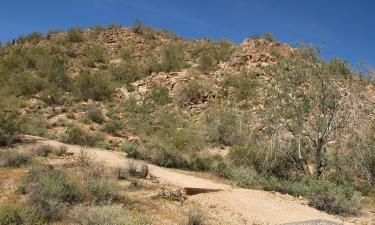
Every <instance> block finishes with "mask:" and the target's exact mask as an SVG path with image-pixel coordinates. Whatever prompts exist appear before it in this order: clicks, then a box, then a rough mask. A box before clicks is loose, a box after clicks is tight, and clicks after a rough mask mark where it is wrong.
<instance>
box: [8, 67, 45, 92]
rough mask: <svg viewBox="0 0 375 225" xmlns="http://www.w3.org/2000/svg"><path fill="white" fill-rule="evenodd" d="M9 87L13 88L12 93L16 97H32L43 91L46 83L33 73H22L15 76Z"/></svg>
mask: <svg viewBox="0 0 375 225" xmlns="http://www.w3.org/2000/svg"><path fill="white" fill-rule="evenodd" d="M8 85H9V87H11V88H12V90H11V92H12V93H13V94H15V95H16V96H20V95H23V96H31V95H33V94H36V93H38V92H40V91H41V90H43V89H44V87H45V86H46V82H45V80H43V79H42V78H40V77H37V76H35V75H33V74H32V73H31V72H21V73H17V74H13V75H12V78H11V80H9V83H8Z"/></svg>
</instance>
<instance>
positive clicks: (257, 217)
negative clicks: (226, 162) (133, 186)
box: [28, 136, 375, 225]
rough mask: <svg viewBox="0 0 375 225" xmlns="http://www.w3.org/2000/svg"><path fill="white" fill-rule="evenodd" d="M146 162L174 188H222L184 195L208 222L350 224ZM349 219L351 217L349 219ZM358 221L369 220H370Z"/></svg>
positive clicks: (116, 162) (115, 159)
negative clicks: (322, 221)
mask: <svg viewBox="0 0 375 225" xmlns="http://www.w3.org/2000/svg"><path fill="white" fill-rule="evenodd" d="M28 138H31V139H37V140H38V143H40V144H49V145H52V146H56V147H58V146H61V145H63V144H62V143H60V142H57V141H52V140H47V139H42V138H36V137H30V136H28ZM64 145H66V144H64ZM66 146H67V147H68V153H73V154H77V153H79V151H80V150H81V149H82V147H81V146H76V145H66ZM85 149H86V150H89V151H90V152H93V153H95V155H96V159H97V160H98V161H100V162H102V163H104V164H106V165H107V166H109V167H126V166H127V165H128V163H129V159H127V158H126V157H125V155H124V154H122V153H120V152H113V151H107V150H100V149H96V148H87V147H85ZM148 166H149V171H150V174H151V175H152V176H154V177H156V178H157V179H158V181H159V182H160V183H161V184H167V185H173V186H176V187H177V188H185V187H193V188H208V189H222V190H221V191H219V192H212V193H204V194H197V195H193V196H188V199H187V202H190V203H192V204H198V205H199V206H200V208H202V210H203V211H204V212H205V214H206V219H207V222H209V224H270V225H273V224H275V225H276V224H284V223H294V222H301V221H308V220H328V221H332V222H339V223H340V224H342V223H344V224H354V223H350V222H348V221H349V219H348V218H346V219H345V221H346V222H343V219H342V218H339V217H336V216H332V215H328V214H326V213H324V212H321V211H318V210H316V209H314V208H311V207H309V206H307V205H306V204H305V203H304V202H303V201H302V200H298V199H296V198H293V197H291V196H289V195H282V194H279V193H271V192H266V191H259V190H249V189H241V188H232V187H231V186H229V185H227V184H222V183H218V182H214V181H211V180H208V179H205V178H199V177H195V176H193V173H189V174H187V173H184V172H181V171H179V170H174V169H167V168H161V167H158V166H155V165H150V164H148ZM350 221H354V220H353V219H350ZM358 222H359V220H358ZM362 224H371V222H365V223H362ZM374 224H375V223H374Z"/></svg>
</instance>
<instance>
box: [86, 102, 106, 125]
mask: <svg viewBox="0 0 375 225" xmlns="http://www.w3.org/2000/svg"><path fill="white" fill-rule="evenodd" d="M85 119H87V120H90V121H93V122H95V123H98V124H102V123H103V122H104V117H103V114H102V111H101V110H100V108H98V107H96V106H95V105H90V106H89V107H88V109H87V110H86V112H85Z"/></svg>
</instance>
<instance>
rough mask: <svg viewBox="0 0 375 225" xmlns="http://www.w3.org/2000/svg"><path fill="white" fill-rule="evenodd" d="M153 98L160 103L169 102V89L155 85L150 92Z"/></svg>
mask: <svg viewBox="0 0 375 225" xmlns="http://www.w3.org/2000/svg"><path fill="white" fill-rule="evenodd" d="M150 96H151V98H152V100H154V101H155V102H156V103H157V104H159V105H166V104H168V103H169V101H170V98H169V90H168V88H166V87H162V86H159V87H154V88H152V90H151V94H150Z"/></svg>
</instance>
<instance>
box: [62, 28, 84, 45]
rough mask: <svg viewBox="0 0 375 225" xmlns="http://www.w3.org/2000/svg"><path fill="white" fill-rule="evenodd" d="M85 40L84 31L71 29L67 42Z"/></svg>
mask: <svg viewBox="0 0 375 225" xmlns="http://www.w3.org/2000/svg"><path fill="white" fill-rule="evenodd" d="M83 40H84V37H83V31H82V29H81V28H71V29H70V30H68V32H67V36H66V41H68V42H82V41H83Z"/></svg>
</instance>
